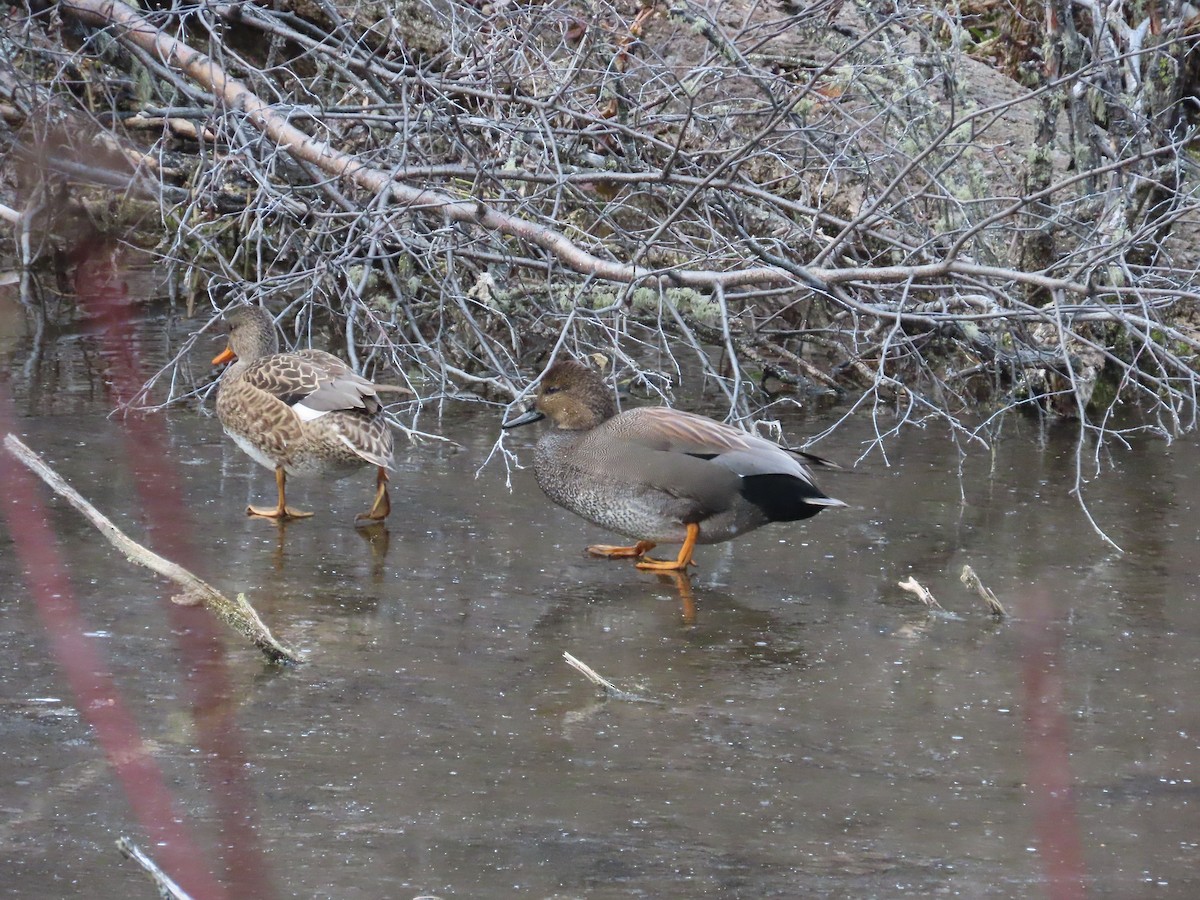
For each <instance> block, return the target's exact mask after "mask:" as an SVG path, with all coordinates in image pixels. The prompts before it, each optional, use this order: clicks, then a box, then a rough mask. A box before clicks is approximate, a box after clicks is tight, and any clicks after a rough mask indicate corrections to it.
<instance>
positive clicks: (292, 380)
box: [213, 306, 399, 521]
mask: <svg viewBox="0 0 1200 900" xmlns="http://www.w3.org/2000/svg"><path fill="white" fill-rule="evenodd" d="M225 325H226V327H227V328H228V330H229V346H228V347H227V348H226V349H225V351H224V352H223V353H221V354H219V355H218V356H217V357H216V358H215V359H214V360H213V365H222V364H224V363H227V362H230V361H234V362H233V364H232V365H231V366H229V368H228V369H226V370H225V372H224V373H223V374H222V375H221V385H220V387H219V388H218V390H217V417H218V418H219V419H220V420H221V424H222V425H223V426H224V427H225V433H226V434H228V435H229V436H230V437H231V438H233V440H234V442H235V443H236V444H237V445H238V446H239V447H241V448H242V449H243V450H245V451H246V453H247V454H248V455H249V456H250V458H251V459H253V460H255V461H256V462H258V463H261V464H262V465H264V466H266V467H267V468H268V469H274V470H275V484H276V485H277V487H278V489H279V503H278V504H277V505H276V506H275V508H274V509H268V508H259V507H256V506H250V507H247V508H246V513H247V515H251V516H263V517H265V518H269V519H279V520H283V519H298V518H304V517H307V516H311V515H312V513H310V512H301V511H299V510H296V509H292V508H291V507H290V506H288V505H287V500H286V498H285V485H286V483H287V476H288V475H295V476H298V477H316V476H327V477H332V478H343V477H345V476H347V475H350V474H352V473H353V472H355V471H357V470H358V469H360V468H362V467H363V466H367V465H370V466H375V467H376V469H377V472H378V474H377V475H376V478H375V482H376V487H375V502H374V504H373V505H372V506H371V508H370V509H369V510H368V511H367V512H365V513H361V514H360V515H359V516H357V518H359V519H370V520H373V521H382V520H383V519H384V518H386V517H387V514H388V513H389V512H391V508H392V507H391V501H390V500H389V499H388V492H387V481H388V476H387V470H388V469H390V468H391V465H392V431H391V429H390V428H389V427H388V424H387V422H386V421H384V418H383V412H382V407H381V405H380V403H379V396H378V392H379V391H380V390H381V389H384V390H387V389H390V388H386V387H384V386H381V385H376V384H372V383H371V382H370V381H368V380H367V379H365V378H363V377H362V376H361V375H358V374H356V373H355V372H354V371H353V370H352V369H351V368H350V367H349V366H347V365H346V364H345V363H344V362H342V361H341V360H340V359H338V358H337V357H336V356H333V355H332V354H329V353H326V352H325V351H323V350H298V351H296V352H294V353H280V352H279V341H278V339H277V337H276V334H275V323H274V320H273V319H272V318H271V314H270V313H269V312H267V311H266V310H265V309H263V308H262V307H258V306H240V307H237V308H235V309H233V310H231V311H230V312H227V313H226V314H225ZM396 390H399V389H396Z"/></svg>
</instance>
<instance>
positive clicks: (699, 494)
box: [503, 360, 846, 572]
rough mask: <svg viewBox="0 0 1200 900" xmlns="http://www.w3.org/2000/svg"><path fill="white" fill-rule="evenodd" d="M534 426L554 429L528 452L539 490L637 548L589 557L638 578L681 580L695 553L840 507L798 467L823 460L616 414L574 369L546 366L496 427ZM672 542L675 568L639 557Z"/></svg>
mask: <svg viewBox="0 0 1200 900" xmlns="http://www.w3.org/2000/svg"><path fill="white" fill-rule="evenodd" d="M541 418H549V419H550V421H551V422H552V423H553V425H554V427H553V428H552V429H551V430H550V431H548V432H546V434H544V435H543V436H542V437H541V438H540V439H539V440H538V442H537V448H536V450H535V452H534V463H533V471H534V475H535V476H536V477H537V482H538V484H539V485H540V486H541V488H542V490H543V491H545V492H546V495H547V496H548V497H549V498H550V499H551V500H553V501H554V502H555V503H557V504H558V505H559V506H563V507H565V508H567V509H569V510H571V512H573V513H576V514H577V515H580V516H582V517H583V518H585V519H587V520H588V521H589V522H593V523H595V524H596V525H599V526H601V527H603V528H607V529H609V530H610V531H615V532H617V533H619V534H624V535H627V536H629V537H631V538H634V539H635V540H636V541H637V543H636V544H635V545H634V546H632V547H620V546H609V545H606V544H605V545H596V546H592V547H588V552H589V553H592V554H595V555H597V556H604V557H608V558H630V557H632V558H636V559H637V560H638V562H637V566H638V568H639V569H649V570H651V571H662V572H671V571H675V572H680V571H685V570H686V569H687V566H688V564H689V563H690V562H691V561H692V553H693V552H694V550H695V548H696V545H697V544H716V543H719V542H720V541H727V540H730V539H731V538H735V537H737V536H738V535H739V534H744V533H745V532H747V531H752V530H754V529H755V528H759V527H761V526H763V525H766V524H767V523H768V522H794V521H797V520H799V519H807V518H808V517H810V516H815V515H816V514H817V513H819V512H820V511H821V510H823V509H826V508H828V507H831V506H845V505H846V504H845V503H843V502H842V501H841V500H834V499H833V498H832V497H827V496H825V494H823V493H821V491H820V489H819V488H818V487H817V486H816V484H815V483H814V482H813V478H812V475H811V474H810V473H809V471H808V469H806V468H805V467H804V466H803V465H802V464H801V463H800V460H799V458H800V457H804V458H805V459H807V460H809V461H811V462H816V463H825V461H824V460H822V459H820V458H819V457H814V456H811V455H809V454H806V453H800V452H799V451H795V450H789V449H787V448H785V447H781V446H779V445H778V444H775V443H772V442H771V441H768V440H766V439H764V438H761V437H757V436H755V435H752V434H748V433H746V432H744V431H741V430H739V429H737V428H734V427H732V426H730V425H724V424H722V423H720V422H715V421H713V420H712V419H707V418H705V417H704V416H698V415H694V414H692V413H687V412H681V411H679V410H676V409H670V408H668V407H641V408H638V409H629V410H626V411H625V412H622V413H618V412H617V405H616V400H615V399H614V397H613V392H612V391H611V390H610V389H609V388H608V387H607V386H606V385H605V383H604V379H603V378H602V377H601V376H600V374H599V373H598V372H596V371H594V370H592V369H589V368H587V367H586V366H584V365H582V364H580V363H578V362H575V361H574V360H561V361H559V362H556V363H555V364H554V365H552V366H551V367H550V368H549V369H548V370H547V371H546V373H545V375H544V376H543V377H542V381H541V385H540V386H539V388H538V392H537V399H536V401H535V403H534V406H533V408H532V409H531V410H530V411H529V412H527V413H525V414H524V415H522V416H519V417H518V418H516V419H514V420H512V421H510V422H506V423H504V426H503V427H504V428H515V427H517V426H519V425H526V424H528V423H530V422H535V421H537V420H538V419H541ZM680 543H681V544H682V545H683V546H682V547H681V548H680V550H679V555H678V556H677V557H676V558H675V559H668V560H660V559H652V558H650V557H648V556H646V554H647V553H648V552H649V551H650V550H651V549H652V548H653V547H654V546H655V545H657V544H680Z"/></svg>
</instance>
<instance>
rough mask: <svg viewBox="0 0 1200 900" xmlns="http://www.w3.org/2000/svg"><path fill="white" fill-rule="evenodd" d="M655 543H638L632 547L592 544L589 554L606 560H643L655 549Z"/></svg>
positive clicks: (588, 549) (588, 550)
mask: <svg viewBox="0 0 1200 900" xmlns="http://www.w3.org/2000/svg"><path fill="white" fill-rule="evenodd" d="M654 546H655V545H654V541H638V542H637V543H636V544H634V545H633V546H632V547H618V546H616V545H614V544H592V545H591V546H590V547H588V548H587V552H588V553H590V554H592V556H602V557H604V558H605V559H641V558H642V557H643V556H645V555H646V554H647V553H649V552H650V551H651V550H653V549H654Z"/></svg>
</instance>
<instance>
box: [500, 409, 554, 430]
mask: <svg viewBox="0 0 1200 900" xmlns="http://www.w3.org/2000/svg"><path fill="white" fill-rule="evenodd" d="M544 418H546V414H545V413H544V412H542V411H541V410H537V409H528V410H526V411H525V412H523V413H521V415H519V416H517V417H516V418H515V419H512V420H511V421H508V422H501V423H500V427H501V428H503V429H505V430H507V429H509V428H520V427H521V426H522V425H528V424H530V423H531V422H537V421H540V420H541V419H544Z"/></svg>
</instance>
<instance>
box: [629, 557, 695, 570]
mask: <svg viewBox="0 0 1200 900" xmlns="http://www.w3.org/2000/svg"><path fill="white" fill-rule="evenodd" d="M695 564H696V563H695V562H693V561H692V560H690V559H685V560H683V561H680V560H678V559H653V558H652V557H649V556H647V557H644V558H643V559H640V560H638V561H637V563H636V564H635V565H637V567H638V568H639V569H641V570H643V571H645V572H686V571H687V567H688V566H694V565H695Z"/></svg>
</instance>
